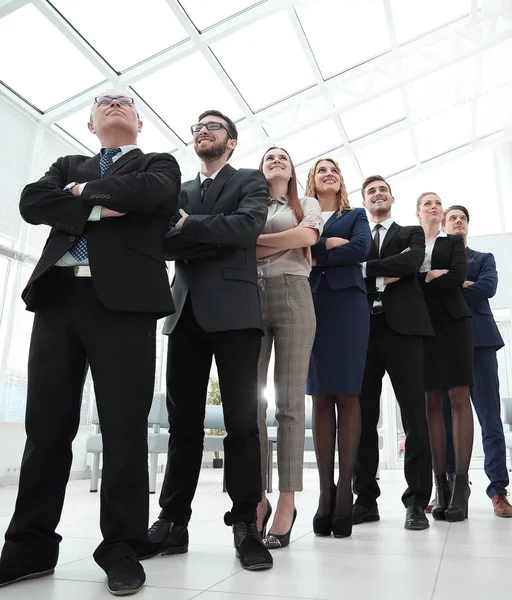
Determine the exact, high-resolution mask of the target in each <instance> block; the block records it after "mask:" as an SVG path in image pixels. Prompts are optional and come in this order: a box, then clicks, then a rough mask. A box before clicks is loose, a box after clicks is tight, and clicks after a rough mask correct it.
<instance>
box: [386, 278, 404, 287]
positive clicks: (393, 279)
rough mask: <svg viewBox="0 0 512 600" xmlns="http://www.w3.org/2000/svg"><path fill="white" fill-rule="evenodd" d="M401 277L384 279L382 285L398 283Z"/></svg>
mask: <svg viewBox="0 0 512 600" xmlns="http://www.w3.org/2000/svg"><path fill="white" fill-rule="evenodd" d="M400 279H402V278H401V277H384V285H389V284H390V283H395V282H396V281H400Z"/></svg>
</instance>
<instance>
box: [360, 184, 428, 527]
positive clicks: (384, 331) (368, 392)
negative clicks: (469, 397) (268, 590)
mask: <svg viewBox="0 0 512 600" xmlns="http://www.w3.org/2000/svg"><path fill="white" fill-rule="evenodd" d="M361 193H362V195H363V206H364V207H365V208H366V210H367V211H368V220H369V221H370V229H371V233H372V247H371V249H370V253H369V254H368V257H367V259H366V262H364V263H363V265H362V266H363V277H365V279H366V288H367V291H368V301H369V305H370V313H371V316H370V338H369V341H368V351H367V355H366V366H365V371H364V376H363V385H362V389H361V396H360V404H361V439H360V442H359V451H358V454H357V460H356V465H355V470H354V476H355V477H354V491H355V493H356V494H357V499H356V502H355V505H354V508H353V513H352V514H353V519H352V522H353V523H354V525H358V524H360V523H364V522H367V521H378V520H379V519H380V516H379V510H378V508H377V498H378V497H379V496H380V489H379V486H378V484H377V479H376V475H377V468H378V465H379V443H378V434H377V426H378V422H379V412H380V395H381V391H382V378H383V376H384V373H385V372H386V371H387V373H388V374H389V377H390V379H391V384H392V385H393V389H394V391H395V395H396V399H397V402H398V404H399V406H400V412H401V415H402V423H403V426H404V431H405V435H406V442H405V464H404V471H405V479H406V481H407V486H408V487H407V489H406V490H405V492H404V493H403V495H402V502H403V504H404V506H405V507H406V517H405V528H406V529H413V530H414V529H416V530H418V529H426V528H427V527H428V526H429V523H428V520H427V518H426V516H425V513H424V509H425V507H426V506H427V504H428V501H429V499H430V492H431V490H432V472H431V458H430V444H429V437H428V427H427V418H426V414H425V386H424V377H423V336H429V335H433V329H432V324H431V322H430V317H429V313H428V309H427V305H426V303H425V298H424V296H423V292H422V291H421V288H420V283H419V280H418V271H419V269H420V267H421V265H422V264H423V260H424V258H425V234H424V233H423V229H422V228H421V227H418V226H413V227H401V226H400V225H398V223H395V221H394V220H393V218H392V217H391V207H392V205H393V203H394V201H395V200H394V198H393V196H392V194H391V187H390V186H389V184H388V183H387V182H386V181H385V180H384V179H383V178H382V177H381V176H379V175H373V176H371V177H368V178H367V179H366V180H365V181H364V183H363V187H362V189H361Z"/></svg>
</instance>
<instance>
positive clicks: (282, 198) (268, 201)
mask: <svg viewBox="0 0 512 600" xmlns="http://www.w3.org/2000/svg"><path fill="white" fill-rule="evenodd" d="M272 202H278V203H279V204H287V203H288V200H287V199H286V196H279V198H269V199H268V200H267V204H271V203H272Z"/></svg>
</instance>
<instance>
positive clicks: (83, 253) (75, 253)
mask: <svg viewBox="0 0 512 600" xmlns="http://www.w3.org/2000/svg"><path fill="white" fill-rule="evenodd" d="M119 152H121V148H102V149H101V158H100V175H101V176H102V177H103V176H104V175H105V173H106V172H107V170H108V169H109V168H110V167H111V166H112V164H113V161H112V159H113V158H114V156H115V155H116V154H119ZM69 253H70V254H71V256H72V257H73V258H74V259H75V260H76V261H78V262H82V261H83V260H85V259H86V258H87V256H88V253H87V240H86V239H85V235H83V236H82V237H81V238H80V239H79V240H78V242H77V243H76V244H75V245H74V246H73V248H71V250H70V251H69Z"/></svg>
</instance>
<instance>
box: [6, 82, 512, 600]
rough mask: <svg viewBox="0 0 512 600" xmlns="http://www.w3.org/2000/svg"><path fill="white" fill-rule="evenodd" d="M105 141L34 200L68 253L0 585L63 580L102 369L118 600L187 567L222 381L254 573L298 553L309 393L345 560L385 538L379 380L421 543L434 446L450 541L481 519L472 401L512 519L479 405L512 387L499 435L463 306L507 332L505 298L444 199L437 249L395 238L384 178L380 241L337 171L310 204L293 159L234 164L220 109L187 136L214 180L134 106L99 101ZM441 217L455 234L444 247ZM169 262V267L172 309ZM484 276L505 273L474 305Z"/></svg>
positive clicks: (98, 129) (430, 221) (63, 162)
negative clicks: (400, 440)
mask: <svg viewBox="0 0 512 600" xmlns="http://www.w3.org/2000/svg"><path fill="white" fill-rule="evenodd" d="M88 126H89V129H90V131H91V132H92V133H93V134H95V135H97V136H98V138H99V140H100V142H101V145H102V150H101V152H100V153H99V154H98V155H96V156H95V157H92V158H91V157H85V156H68V157H63V158H60V159H59V160H57V162H56V163H54V164H53V165H52V166H51V167H50V169H49V171H48V172H47V173H46V174H45V176H44V177H42V178H41V179H40V180H39V181H37V182H35V183H32V184H30V185H28V186H27V187H25V189H24V190H23V192H22V195H21V202H20V211H21V214H22V216H23V218H24V219H25V220H26V221H28V222H29V223H32V224H35V225H37V224H46V225H49V226H51V228H52V230H51V233H50V236H49V238H48V241H47V243H46V245H45V248H44V250H43V253H42V256H41V258H40V260H39V262H38V264H37V266H36V268H35V269H34V272H33V274H32V276H31V278H30V280H29V282H28V284H27V286H26V288H25V290H24V292H23V299H24V300H25V302H26V305H27V308H28V310H31V311H33V312H34V313H35V316H34V326H33V332H32V339H31V346H30V353H29V365H28V394H27V412H26V432H27V442H26V447H25V451H24V455H23V461H22V466H21V473H20V484H19V490H18V497H17V501H16V507H15V511H14V515H13V517H12V520H11V523H10V525H9V527H8V529H7V532H6V534H5V544H4V547H3V549H2V553H1V557H0V586H3V585H7V584H10V583H14V582H17V581H21V580H25V579H31V578H36V577H41V576H45V575H50V574H52V573H53V572H54V568H55V566H56V563H57V560H58V553H59V543H60V541H61V536H60V535H59V534H58V533H57V532H56V529H57V526H58V523H59V520H60V516H61V512H62V507H63V501H64V495H65V488H66V484H67V481H68V478H69V472H70V468H71V458H72V455H71V443H72V440H73V438H74V437H75V435H76V432H77V429H78V424H79V415H80V401H81V392H82V389H83V385H84V380H85V375H86V372H87V369H88V368H89V367H90V369H91V373H92V376H93V380H94V384H95V392H96V402H97V406H98V413H99V418H100V424H101V429H102V435H103V448H104V463H103V479H102V488H101V516H100V524H101V531H102V535H103V540H102V542H101V544H100V545H99V547H98V548H97V549H96V551H95V553H94V558H95V560H96V562H97V563H98V565H99V566H100V567H101V568H102V569H103V570H104V571H105V573H106V575H107V586H108V590H109V591H110V592H111V593H112V594H113V595H127V594H133V593H135V592H137V591H138V590H140V589H141V587H142V586H143V584H144V582H145V573H144V569H143V567H142V565H141V562H140V561H141V560H143V559H146V558H149V557H152V556H155V555H157V554H170V555H173V554H180V553H184V552H187V551H188V542H189V535H188V523H189V521H190V518H191V514H192V510H191V505H192V500H193V497H194V494H195V490H196V487H197V482H198V477H199V473H200V468H201V457H202V451H203V437H204V414H205V401H206V393H207V386H208V377H209V373H210V368H211V364H212V359H213V358H215V361H216V364H217V370H218V376H219V383H220V389H221V395H222V403H223V410H224V420H225V428H226V432H227V435H226V438H225V442H224V443H225V474H226V487H227V491H228V493H229V496H230V498H231V500H232V509H231V510H230V511H229V512H228V513H226V515H225V516H224V521H225V523H226V524H227V525H229V526H231V527H232V531H233V536H234V546H235V549H236V555H237V557H238V558H239V559H240V562H241V565H242V566H243V567H244V568H246V569H249V570H264V569H268V568H271V567H272V565H273V559H272V555H271V553H270V552H269V549H276V548H282V547H285V546H287V545H288V544H289V542H290V533H291V529H292V527H293V522H294V520H295V517H296V514H297V512H296V508H295V492H298V491H300V490H301V489H302V463H303V450H304V392H305V390H307V393H309V394H311V395H312V396H313V431H314V440H315V450H316V455H317V462H318V469H319V476H320V498H319V505H318V511H317V513H316V515H315V516H314V519H313V528H314V531H315V533H316V534H318V535H330V534H331V533H333V534H334V535H335V536H337V537H346V536H348V535H350V533H351V529H352V524H354V523H355V524H357V523H361V522H363V521H375V520H377V519H379V514H378V509H377V503H376V500H377V497H378V496H379V493H380V492H379V488H378V485H377V481H376V472H377V466H378V437H377V423H378V418H379V401H380V391H381V385H382V377H383V374H384V372H385V371H387V372H388V373H389V374H390V377H391V380H392V383H393V386H394V389H395V393H396V396H397V399H398V402H399V404H400V408H401V411H402V421H403V423H404V429H405V432H406V452H405V475H406V479H407V484H408V488H407V490H406V491H405V492H404V495H403V502H404V505H405V506H406V509H407V514H406V527H407V528H409V529H422V528H424V527H427V526H428V521H427V519H426V517H425V514H424V509H425V507H426V506H427V504H428V501H429V498H430V493H431V488H432V473H431V454H430V447H431V446H432V456H433V464H434V474H435V481H436V486H437V495H436V505H435V507H434V509H433V514H434V518H446V519H449V520H461V519H463V518H464V512H465V510H466V507H467V500H468V496H469V488H468V476H467V473H468V465H469V457H470V455H471V441H472V420H471V410H470V406H469V386H470V385H471V384H473V383H475V385H474V387H473V393H474V399H475V394H476V391H477V389H479V390H480V392H481V394H482V397H481V398H480V400H479V402H480V404H479V406H480V409H479V408H478V407H477V412H478V411H479V410H480V411H481V412H478V415H479V418H480V419H481V422H482V421H486V422H487V423H488V429H487V431H488V433H489V439H490V437H491V430H492V436H494V438H493V442H492V450H491V449H489V452H490V453H492V452H493V453H494V454H493V458H492V459H491V457H490V456H489V464H488V466H489V470H488V474H489V476H490V477H491V472H492V477H494V483H492V485H493V487H492V491H493V492H495V494H494V496H499V498H500V500H499V501H498V500H496V503H495V504H496V506H498V504H499V505H500V506H501V508H502V510H503V511H505V512H506V511H508V508H507V507H510V505H508V501H507V500H506V489H505V488H506V485H508V479H507V480H506V481H505V478H506V469H505V472H504V473H503V472H501V471H499V469H498V463H499V464H500V465H501V462H500V461H501V458H500V452H501V446H499V442H498V437H499V436H498V431H497V430H498V426H497V421H496V414H494V416H493V417H492V418H491V417H490V416H489V415H490V413H489V407H488V404H489V403H488V402H487V401H486V400H485V399H482V398H483V396H485V394H487V393H488V386H489V385H491V384H492V385H495V387H496V389H495V390H494V391H495V396H494V397H493V401H494V404H495V407H494V409H493V410H494V412H495V413H497V420H499V395H498V390H497V374H496V377H495V378H494V379H492V381H491V382H490V378H489V376H488V373H487V371H488V369H487V366H489V365H491V366H492V365H494V364H495V348H494V349H493V350H492V351H489V352H486V353H484V352H482V353H481V356H484V354H485V361H487V362H486V365H487V366H486V367H485V368H481V369H480V375H478V376H476V375H475V378H474V379H475V380H474V381H473V338H472V335H473V334H472V329H471V312H470V311H469V309H468V307H467V305H466V303H465V300H464V295H463V294H465V293H466V291H470V290H471V289H473V290H474V292H475V293H474V294H473V295H472V296H471V298H472V300H471V302H470V305H471V306H474V307H475V308H474V310H475V311H476V312H478V314H479V316H481V317H482V318H484V317H485V318H488V319H487V323H488V325H489V323H490V321H489V319H490V320H492V314H491V313H490V309H489V307H488V301H487V297H488V296H490V295H492V293H493V292H492V289H493V290H494V291H495V284H496V279H495V268H494V275H493V272H492V269H493V266H494V263H493V259H492V256H490V255H483V257H482V255H480V254H479V253H473V252H472V251H468V256H469V252H472V254H471V256H470V257H469V258H470V264H471V260H473V264H474V267H475V271H474V272H475V276H474V279H475V280H474V281H473V280H468V279H467V275H466V271H467V265H466V258H465V256H466V251H465V249H464V240H465V234H466V233H467V223H468V222H469V215H468V214H467V211H466V210H465V209H464V208H463V207H452V208H450V209H449V210H448V212H447V215H445V216H444V217H443V212H442V209H441V206H440V200H439V198H438V197H437V196H436V195H435V194H431V193H429V194H427V195H423V196H422V197H420V199H419V200H418V216H419V218H420V222H421V225H422V227H420V226H416V227H400V226H399V225H398V224H396V223H395V222H394V221H393V220H392V218H391V206H392V204H393V202H394V199H393V197H392V195H391V188H390V186H389V184H388V183H386V181H385V180H384V179H383V178H382V177H380V176H374V177H370V178H368V179H367V180H366V181H365V182H364V184H363V188H362V193H363V198H364V201H363V205H364V207H365V208H366V211H367V213H368V215H369V216H370V224H369V222H368V217H367V215H366V212H365V211H364V210H363V209H352V208H351V207H350V205H349V201H348V196H347V191H346V188H345V185H344V181H343V177H342V174H341V171H340V169H339V167H338V165H337V164H336V162H335V161H333V160H331V159H322V160H319V161H317V162H316V163H315V165H314V166H313V167H312V169H311V171H310V173H309V176H308V181H307V186H306V194H305V197H303V198H300V197H299V195H298V187H297V178H296V174H295V168H294V166H293V162H292V160H291V157H290V156H289V155H288V153H287V152H286V151H285V150H283V149H282V148H276V147H272V148H270V149H269V150H268V151H267V152H265V154H264V155H263V157H262V160H261V164H260V166H259V169H240V170H236V169H234V168H232V167H231V166H230V165H229V164H228V160H229V158H230V156H231V155H232V153H233V152H234V150H235V148H236V146H237V143H238V142H237V138H238V133H237V129H236V126H235V124H234V123H233V121H232V120H231V119H229V117H227V116H226V115H224V114H222V113H220V112H219V111H216V110H208V111H205V112H204V113H203V114H201V115H200V116H199V118H198V122H197V124H195V125H192V127H191V133H192V135H193V142H194V149H195V152H196V154H197V156H198V158H199V159H200V161H201V166H200V172H199V173H198V175H197V177H196V178H195V179H194V180H192V181H188V182H186V183H183V184H181V181H180V180H181V176H180V170H179V167H178V164H177V162H176V161H175V159H174V158H173V157H172V156H171V155H169V154H166V153H150V154H143V153H142V152H141V151H140V150H139V149H138V148H137V146H136V140H137V135H138V133H139V132H140V131H141V129H142V122H141V121H140V119H139V115H138V112H137V108H136V106H135V103H134V100H133V99H132V98H130V97H127V96H125V95H124V94H122V93H121V92H119V91H118V90H107V91H105V92H104V93H103V94H102V95H100V96H98V97H96V98H95V100H94V104H93V107H92V110H91V117H90V122H89V124H88ZM180 185H181V189H180ZM453 216H455V218H452V217H453ZM446 217H447V218H446ZM443 218H445V220H446V223H445V224H444V228H445V229H446V231H447V232H448V234H450V235H447V234H445V233H442V232H440V224H441V221H442V220H443ZM449 227H452V230H451V231H450V230H449ZM452 234H454V235H452ZM425 238H426V241H427V244H426V245H425ZM166 260H173V261H175V279H174V281H173V284H172V294H171V290H170V287H169V281H168V275H167V271H166V263H165V261H166ZM482 262H483V263H485V265H486V267H485V268H486V269H487V271H486V275H485V277H486V279H485V281H482V282H480V280H479V278H480V267H481V263H482ZM482 268H483V267H482ZM477 271H478V272H477ZM493 278H494V279H493ZM463 286H464V290H465V291H464V292H463ZM493 286H494V287H493ZM488 290H491V292H489V293H488ZM468 302H469V300H468ZM164 316H166V317H167V318H166V321H165V325H164V333H165V334H166V335H168V340H169V341H168V354H167V390H168V394H167V408H168V412H169V422H170V429H169V433H170V439H169V452H168V460H167V468H166V473H165V477H164V482H163V486H162V492H161V496H160V506H161V513H160V515H159V518H158V519H157V521H156V522H155V523H154V524H153V525H152V526H151V527H150V529H149V531H148V529H147V520H148V508H149V507H148V491H149V490H148V473H147V416H148V413H149V408H150V405H151V401H152V396H153V388H154V371H155V334H156V321H157V319H159V318H161V317H164ZM489 326H490V325H489ZM452 333H454V334H455V336H456V339H454V338H453V337H452ZM496 333H497V332H496ZM498 335H499V334H498ZM495 337H496V336H495ZM425 340H426V341H425ZM500 343H501V342H500ZM498 345H499V344H498ZM272 346H274V351H275V373H274V384H275V387H276V418H277V421H278V471H279V490H280V493H279V500H278V503H277V507H276V511H275V515H274V518H273V521H272V525H271V526H270V527H269V526H268V523H269V519H270V516H271V513H272V507H271V505H270V503H269V502H268V499H267V498H266V495H265V481H266V472H265V468H266V464H267V461H266V459H265V452H266V448H267V444H266V425H265V411H266V403H265V401H264V389H265V386H266V383H267V371H268V364H269V358H270V353H271V349H272ZM493 352H494V359H493ZM476 356H477V354H476V353H475V357H476ZM442 359H444V360H442ZM482 360H484V359H482ZM493 360H494V363H493ZM475 365H476V363H475ZM477 372H479V371H478V368H477V367H476V366H475V374H476V373H477ZM477 382H479V383H477ZM478 386H480V387H479V388H478ZM443 389H448V390H449V402H450V406H451V414H452V415H453V441H454V459H453V460H454V464H453V465H452V466H447V463H446V441H445V440H446V433H445V429H444V420H443V399H442V390H443ZM482 390H483V391H482ZM480 392H479V393H480ZM425 399H426V402H425ZM476 405H477V402H476V400H475V406H476ZM425 406H426V408H425ZM119 415H122V417H123V418H122V419H120V418H119ZM481 415H487V416H482V417H481ZM427 418H428V427H427ZM491 421H492V423H491ZM429 432H430V444H429ZM501 435H503V432H502V431H501ZM336 441H337V443H338V452H339V477H338V480H337V482H335V478H334V452H335V445H336ZM484 441H485V434H484ZM489 448H491V445H489ZM486 452H487V448H486ZM486 457H487V454H486ZM449 460H451V459H449ZM503 461H504V445H503ZM452 462H453V461H452ZM503 464H504V463H503ZM486 465H487V462H486ZM491 465H492V466H491ZM500 468H501V467H500ZM450 469H452V470H450ZM493 469H494V470H493ZM498 471H499V476H498ZM449 472H450V473H453V477H452V478H451V479H449V478H448V477H447V475H446V474H447V473H449ZM352 478H353V479H354V491H355V492H356V495H357V499H356V502H355V505H354V504H353V495H352ZM500 478H501V479H500ZM494 500H495V498H494V497H493V502H494ZM495 510H496V508H495ZM511 512H512V509H511Z"/></svg>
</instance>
